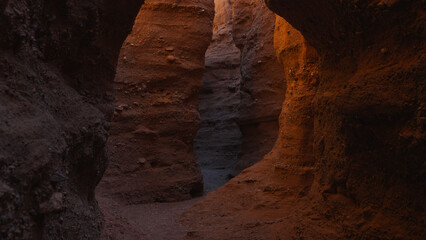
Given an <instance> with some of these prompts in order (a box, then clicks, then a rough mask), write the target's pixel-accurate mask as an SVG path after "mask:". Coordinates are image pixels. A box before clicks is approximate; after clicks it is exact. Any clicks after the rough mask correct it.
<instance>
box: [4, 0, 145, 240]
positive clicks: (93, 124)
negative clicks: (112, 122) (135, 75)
mask: <svg viewBox="0 0 426 240" xmlns="http://www.w3.org/2000/svg"><path fill="white" fill-rule="evenodd" d="M142 2H143V1H141V0H126V1H109V0H108V1H46V0H37V1H15V0H1V1H0V72H1V74H0V116H1V117H0V118H1V120H0V215H1V216H0V238H1V239H96V238H98V237H99V234H100V226H101V222H102V221H101V219H102V218H101V217H100V212H99V210H98V207H97V203H96V201H95V199H94V189H95V186H96V185H97V183H98V181H99V180H100V179H101V177H102V174H103V172H104V170H105V167H106V161H107V154H106V141H107V136H108V130H109V126H108V123H107V122H106V120H107V119H109V118H110V116H111V115H112V97H113V92H112V82H113V78H114V74H115V72H114V69H115V65H116V61H117V58H118V53H119V49H120V47H121V44H122V42H123V40H124V39H125V37H126V35H127V34H128V32H129V31H130V29H131V25H132V23H133V20H134V17H135V16H136V14H137V10H138V9H139V7H140V5H141V3H142Z"/></svg>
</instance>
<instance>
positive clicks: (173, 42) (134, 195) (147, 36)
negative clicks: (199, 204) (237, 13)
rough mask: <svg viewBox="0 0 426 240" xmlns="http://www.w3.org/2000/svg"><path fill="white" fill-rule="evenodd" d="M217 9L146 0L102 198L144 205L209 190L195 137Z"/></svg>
mask: <svg viewBox="0 0 426 240" xmlns="http://www.w3.org/2000/svg"><path fill="white" fill-rule="evenodd" d="M213 9H214V6H213V1H210V0H203V1H194V0H185V1H166V0H147V1H145V4H144V5H143V7H142V9H141V11H140V13H139V15H138V17H137V18H136V21H135V24H134V27H133V31H132V33H131V34H130V35H129V36H128V38H127V39H126V41H125V43H124V44H123V47H122V50H121V53H120V57H119V63H118V72H117V76H116V79H115V82H114V83H115V96H116V100H115V112H114V119H113V122H112V124H111V137H110V138H109V142H108V145H109V149H110V164H109V168H108V170H107V172H106V174H105V176H104V178H103V180H102V182H101V184H100V186H99V189H98V193H99V196H102V197H109V198H113V199H115V200H117V201H119V202H124V203H125V204H137V203H147V202H166V201H179V200H184V199H189V198H191V197H193V196H198V195H201V194H202V193H203V179H202V175H201V172H200V168H199V166H198V164H197V162H196V159H195V155H194V153H193V139H194V137H195V134H196V132H197V130H198V128H199V125H200V119H199V113H198V96H199V92H200V89H201V85H202V81H201V79H202V75H203V72H204V54H205V52H206V49H207V47H208V45H209V43H210V40H211V36H212V35H211V33H212V20H213V15H214V13H213Z"/></svg>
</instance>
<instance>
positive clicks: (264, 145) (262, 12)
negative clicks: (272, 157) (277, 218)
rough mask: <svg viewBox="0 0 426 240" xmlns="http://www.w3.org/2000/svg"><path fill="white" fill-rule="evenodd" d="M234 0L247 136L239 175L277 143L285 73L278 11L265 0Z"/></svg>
mask: <svg viewBox="0 0 426 240" xmlns="http://www.w3.org/2000/svg"><path fill="white" fill-rule="evenodd" d="M231 2H232V6H233V8H232V11H233V22H232V24H233V29H232V36H233V39H234V41H235V43H236V44H237V47H238V48H239V49H240V51H241V65H240V72H241V83H240V99H241V100H240V105H239V106H238V125H239V127H240V129H241V132H242V136H243V138H242V146H241V151H240V155H239V161H238V164H237V166H236V167H235V169H234V172H233V175H236V174H238V173H239V172H240V171H241V170H243V169H245V168H247V167H249V166H251V165H253V164H254V163H256V162H258V161H260V160H261V159H262V158H263V157H264V155H265V154H266V153H268V152H269V151H270V150H271V149H272V147H273V146H274V143H275V141H276V139H277V135H278V117H279V115H280V112H281V105H282V102H283V100H284V93H285V77H284V74H283V69H282V67H281V65H280V64H279V62H278V60H277V56H276V54H275V51H274V26H275V14H274V13H272V12H271V11H270V10H269V9H268V8H267V7H266V5H265V3H264V2H263V1H262V0H256V1H252V0H250V1H249V0H233V1H231Z"/></svg>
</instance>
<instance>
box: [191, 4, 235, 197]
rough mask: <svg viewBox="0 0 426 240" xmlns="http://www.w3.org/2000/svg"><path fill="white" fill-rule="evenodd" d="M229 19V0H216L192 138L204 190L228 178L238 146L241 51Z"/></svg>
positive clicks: (209, 189)
mask: <svg viewBox="0 0 426 240" xmlns="http://www.w3.org/2000/svg"><path fill="white" fill-rule="evenodd" d="M232 22H233V17H232V4H231V2H230V1H228V0H216V1H215V18H214V26H213V38H212V42H211V44H210V46H209V49H208V50H207V52H206V61H205V66H206V72H205V73H204V76H203V89H202V92H201V95H200V99H199V102H200V114H201V120H202V123H201V128H200V130H199V131H198V134H197V137H196V139H195V151H196V153H197V160H198V162H199V163H200V165H201V170H202V172H203V177H204V183H205V191H206V192H210V191H212V190H214V189H216V188H218V187H220V186H222V185H224V184H225V183H226V182H227V181H228V180H229V177H230V175H231V174H232V173H233V169H234V168H235V165H236V164H237V162H238V154H239V152H240V147H241V138H242V136H241V131H240V128H239V126H238V124H237V119H238V116H239V111H238V108H239V105H240V92H239V90H240V87H239V86H240V82H241V73H240V58H241V54H240V50H239V49H238V48H237V47H236V46H235V42H234V40H233V38H232V32H233V31H232V26H233V25H232Z"/></svg>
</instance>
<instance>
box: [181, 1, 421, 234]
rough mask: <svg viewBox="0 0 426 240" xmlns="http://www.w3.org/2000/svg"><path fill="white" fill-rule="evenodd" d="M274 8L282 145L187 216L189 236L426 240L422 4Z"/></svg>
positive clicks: (284, 4) (285, 4) (274, 4)
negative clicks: (282, 80)
mask: <svg viewBox="0 0 426 240" xmlns="http://www.w3.org/2000/svg"><path fill="white" fill-rule="evenodd" d="M266 2H267V4H268V5H269V7H270V8H271V9H272V10H274V11H275V12H276V13H278V14H279V15H281V16H282V17H284V18H285V20H284V19H282V18H278V19H277V24H276V31H275V48H276V52H277V55H278V57H279V60H280V62H281V64H282V65H283V69H284V72H285V76H286V81H287V83H286V85H287V90H286V96H285V101H284V104H283V108H282V113H281V116H280V130H279V137H278V140H277V143H276V145H275V147H274V148H273V150H272V151H271V152H270V153H269V154H268V155H267V156H266V157H265V158H264V160H263V161H261V162H260V163H258V164H256V165H254V166H253V167H251V168H249V169H247V170H245V171H243V172H242V174H241V175H239V176H237V177H236V178H234V179H232V180H231V181H230V182H229V183H228V184H227V185H225V186H224V187H223V188H220V189H219V190H217V191H215V192H213V193H212V194H210V195H208V196H206V197H205V199H203V201H201V202H199V203H198V204H196V205H195V206H194V207H193V208H192V209H191V210H190V211H188V212H187V213H186V214H185V215H184V216H183V218H182V220H183V222H185V224H187V225H188V226H191V227H192V228H193V229H194V231H193V233H192V234H191V236H194V237H193V239H197V238H208V239H223V238H226V239H242V238H248V237H252V238H258V239H423V238H424V235H425V232H424V226H425V225H424V222H425V219H426V217H425V213H424V209H425V203H424V201H423V199H424V198H425V192H424V189H425V187H426V186H425V182H426V181H425V174H424V173H425V169H424V156H425V147H424V146H425V136H426V135H425V131H424V130H425V116H424V112H425V110H424V109H425V76H426V73H425V69H426V68H425V67H426V66H425V49H426V48H425V44H426V43H425V42H424V41H423V39H425V30H424V27H423V26H424V24H425V21H424V19H425V18H424V16H425V11H424V10H425V8H424V7H425V6H424V1H337V0H336V1H332V0H330V1H313V0H312V1H309V0H306V1H285V0H282V1H278V0H276V1H272V0H270V1H266ZM307 16H308V17H307ZM287 21H288V22H287ZM290 24H291V25H290ZM293 26H294V27H295V28H296V29H297V30H296V29H294V28H293ZM305 39H306V40H305ZM200 212H202V213H203V215H206V214H210V213H211V214H213V213H214V216H213V217H212V218H209V219H206V218H203V217H202V216H201V215H200V214H199V213H200ZM217 229H222V230H223V231H221V232H220V233H219V234H218V233H217Z"/></svg>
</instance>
